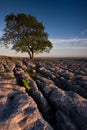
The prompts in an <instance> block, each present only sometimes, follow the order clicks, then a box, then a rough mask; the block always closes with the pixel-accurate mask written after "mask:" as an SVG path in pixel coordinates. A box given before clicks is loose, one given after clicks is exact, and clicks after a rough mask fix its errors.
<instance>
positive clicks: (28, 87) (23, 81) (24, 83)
mask: <svg viewBox="0 0 87 130" xmlns="http://www.w3.org/2000/svg"><path fill="white" fill-rule="evenodd" d="M22 83H23V85H24V87H25V88H26V90H27V91H30V89H31V87H30V86H29V81H28V80H22Z"/></svg>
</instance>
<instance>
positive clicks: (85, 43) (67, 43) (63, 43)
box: [50, 38, 87, 48]
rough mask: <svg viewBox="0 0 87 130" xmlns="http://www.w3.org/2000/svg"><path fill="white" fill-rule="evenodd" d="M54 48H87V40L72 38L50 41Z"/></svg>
mask: <svg viewBox="0 0 87 130" xmlns="http://www.w3.org/2000/svg"><path fill="white" fill-rule="evenodd" d="M50 41H51V42H52V43H53V45H54V46H58V47H64V48H66V47H68V48H71V47H73V48H75V47H78V48H81V47H87V38H72V39H50Z"/></svg>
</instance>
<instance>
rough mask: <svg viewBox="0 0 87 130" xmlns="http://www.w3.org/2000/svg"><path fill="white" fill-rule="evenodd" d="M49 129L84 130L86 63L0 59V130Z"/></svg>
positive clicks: (68, 60) (86, 113) (86, 116)
mask: <svg viewBox="0 0 87 130" xmlns="http://www.w3.org/2000/svg"><path fill="white" fill-rule="evenodd" d="M23 81H25V82H26V84H23ZM24 87H26V89H25V88H24ZM27 87H29V89H27ZM52 129H53V130H68V129H69V130H87V60H86V59H81V60H80V59H73V60H70V59H36V60H35V61H29V60H28V59H27V58H26V59H25V58H24V59H23V58H8V57H0V130H52Z"/></svg>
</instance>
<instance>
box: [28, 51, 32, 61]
mask: <svg viewBox="0 0 87 130" xmlns="http://www.w3.org/2000/svg"><path fill="white" fill-rule="evenodd" d="M28 55H29V58H30V59H32V56H31V53H30V51H28Z"/></svg>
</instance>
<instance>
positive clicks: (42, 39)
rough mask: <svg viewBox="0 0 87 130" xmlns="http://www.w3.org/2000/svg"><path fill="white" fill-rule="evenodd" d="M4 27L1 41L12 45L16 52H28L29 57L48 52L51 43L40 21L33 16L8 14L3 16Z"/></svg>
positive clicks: (32, 57)
mask: <svg viewBox="0 0 87 130" xmlns="http://www.w3.org/2000/svg"><path fill="white" fill-rule="evenodd" d="M5 22H6V27H5V29H4V32H5V33H4V35H3V36H2V42H3V43H4V45H6V46H7V45H9V44H10V43H11V44H12V45H13V47H12V49H14V50H16V51H17V52H19V51H21V52H22V53H23V52H28V54H29V57H30V59H34V54H37V53H43V52H49V51H50V50H51V48H52V43H51V42H50V41H49V40H48V34H47V32H44V29H45V27H44V26H43V24H42V23H41V22H38V21H37V19H36V18H35V17H34V16H31V15H27V14H22V13H21V14H17V15H15V14H10V15H7V16H6V17H5Z"/></svg>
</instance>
